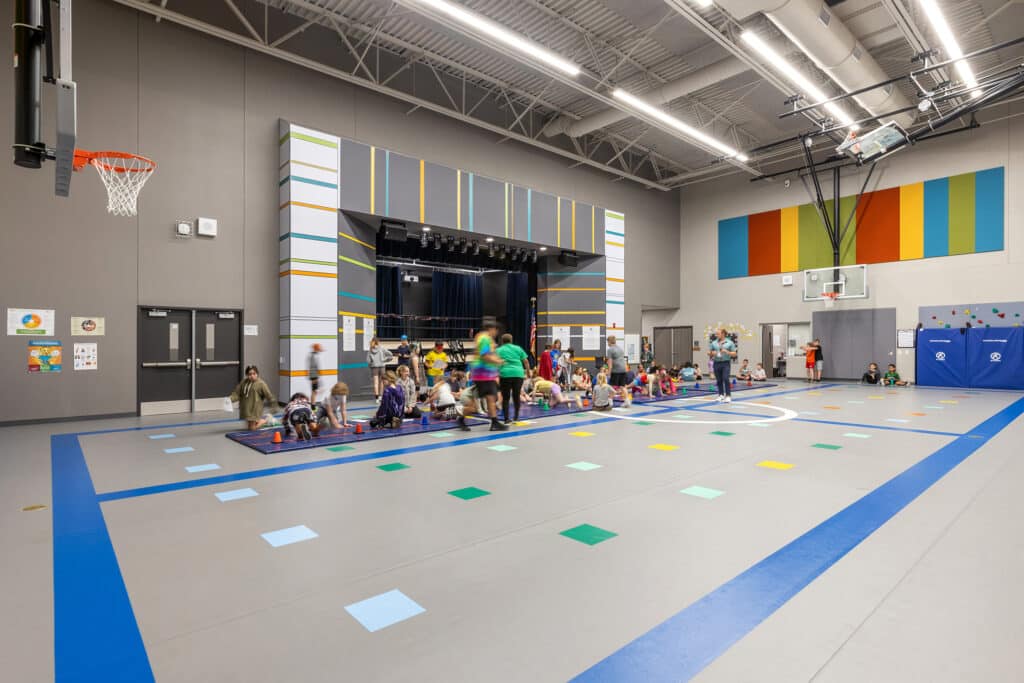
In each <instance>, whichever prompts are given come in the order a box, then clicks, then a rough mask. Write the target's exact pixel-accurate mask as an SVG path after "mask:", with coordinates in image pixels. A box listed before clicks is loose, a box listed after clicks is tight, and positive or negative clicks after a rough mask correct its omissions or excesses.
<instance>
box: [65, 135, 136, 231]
mask: <svg viewBox="0 0 1024 683" xmlns="http://www.w3.org/2000/svg"><path fill="white" fill-rule="evenodd" d="M86 165H89V166H92V167H93V168H95V169H96V172H97V173H98V174H99V176H100V180H102V181H103V186H104V187H106V188H107V211H108V212H109V213H112V214H114V215H115V216H134V215H136V214H137V213H138V210H137V208H136V204H135V203H136V201H137V200H138V198H139V192H141V191H142V186H143V185H145V184H146V181H147V180H149V177H150V176H151V175H153V171H155V170H156V162H155V161H153V160H152V159H147V158H146V157H143V156H139V155H138V154H129V153H128V152H88V151H86V150H84V149H76V150H75V170H76V171H80V170H82V169H83V168H85V166H86Z"/></svg>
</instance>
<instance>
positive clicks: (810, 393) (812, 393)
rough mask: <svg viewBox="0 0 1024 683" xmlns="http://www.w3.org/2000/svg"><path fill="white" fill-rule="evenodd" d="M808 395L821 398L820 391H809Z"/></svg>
mask: <svg viewBox="0 0 1024 683" xmlns="http://www.w3.org/2000/svg"><path fill="white" fill-rule="evenodd" d="M807 395H808V396H821V392H820V391H808V392H807Z"/></svg>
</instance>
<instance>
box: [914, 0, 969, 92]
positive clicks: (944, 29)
mask: <svg viewBox="0 0 1024 683" xmlns="http://www.w3.org/2000/svg"><path fill="white" fill-rule="evenodd" d="M920 2H921V9H923V10H924V14H925V16H926V17H928V21H929V22H930V23H931V25H932V29H934V30H935V33H936V35H938V36H939V40H940V41H941V42H942V47H943V49H944V50H945V51H946V57H948V58H949V59H960V58H961V57H963V56H964V51H963V50H961V49H960V44H959V43H958V42H956V37H955V36H954V35H953V31H952V30H951V29H950V28H949V23H948V22H947V21H946V17H945V15H944V14H943V13H942V10H941V9H939V5H938V4H937V3H936V2H935V0H920ZM953 66H954V67H955V68H956V72H957V73H958V74H960V78H962V79H963V81H964V83H965V84H966V85H967V87H968V88H974V90H972V91H971V97H981V91H980V90H978V89H977V87H978V79H977V78H975V77H974V72H973V71H972V70H971V65H970V64H968V63H967V62H966V61H964V60H961V61H959V62H954V64H953Z"/></svg>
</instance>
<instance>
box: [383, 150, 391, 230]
mask: <svg viewBox="0 0 1024 683" xmlns="http://www.w3.org/2000/svg"><path fill="white" fill-rule="evenodd" d="M384 215H386V216H390V215H391V152H389V151H388V150H384Z"/></svg>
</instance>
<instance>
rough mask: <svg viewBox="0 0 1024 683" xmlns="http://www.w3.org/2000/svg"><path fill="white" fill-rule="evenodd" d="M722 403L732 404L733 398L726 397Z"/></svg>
mask: <svg viewBox="0 0 1024 683" xmlns="http://www.w3.org/2000/svg"><path fill="white" fill-rule="evenodd" d="M722 403H732V396H726V397H725V398H724V399H722Z"/></svg>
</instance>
